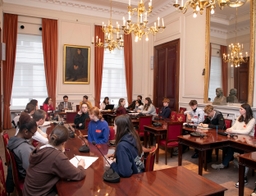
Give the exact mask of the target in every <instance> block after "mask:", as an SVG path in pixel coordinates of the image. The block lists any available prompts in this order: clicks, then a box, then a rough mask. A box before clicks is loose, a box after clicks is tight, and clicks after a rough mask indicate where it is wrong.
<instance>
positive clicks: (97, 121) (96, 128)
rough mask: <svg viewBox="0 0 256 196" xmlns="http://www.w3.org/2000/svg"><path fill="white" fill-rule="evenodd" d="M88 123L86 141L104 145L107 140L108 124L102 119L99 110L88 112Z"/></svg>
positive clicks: (95, 108) (94, 109) (92, 109)
mask: <svg viewBox="0 0 256 196" xmlns="http://www.w3.org/2000/svg"><path fill="white" fill-rule="evenodd" d="M89 116H90V119H91V121H90V123H89V125H88V141H89V142H95V143H96V144H105V143H107V142H108V139H109V127H108V123H107V122H106V121H105V120H104V119H103V118H102V115H101V113H100V110H99V108H97V107H93V108H91V109H90V110H89Z"/></svg>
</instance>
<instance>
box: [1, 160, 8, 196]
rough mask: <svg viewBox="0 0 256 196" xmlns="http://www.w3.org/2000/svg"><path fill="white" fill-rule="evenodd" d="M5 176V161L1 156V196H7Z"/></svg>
mask: <svg viewBox="0 0 256 196" xmlns="http://www.w3.org/2000/svg"><path fill="white" fill-rule="evenodd" d="M4 176H5V175H4V167H3V161H2V158H1V156H0V195H1V196H7V192H6V185H5V178H4Z"/></svg>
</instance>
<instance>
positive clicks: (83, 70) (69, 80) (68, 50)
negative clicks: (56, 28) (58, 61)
mask: <svg viewBox="0 0 256 196" xmlns="http://www.w3.org/2000/svg"><path fill="white" fill-rule="evenodd" d="M90 62H91V61H90V47H89V46H79V45H69V44H64V77H63V78H64V84H89V83H90Z"/></svg>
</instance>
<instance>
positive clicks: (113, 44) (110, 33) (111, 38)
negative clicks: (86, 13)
mask: <svg viewBox="0 0 256 196" xmlns="http://www.w3.org/2000/svg"><path fill="white" fill-rule="evenodd" d="M120 30H121V28H120V25H119V24H118V22H116V27H114V26H113V25H112V0H110V19H109V21H108V25H105V24H104V22H102V31H103V33H104V40H101V39H100V38H98V36H96V40H95V46H96V47H104V48H105V49H108V50H109V51H112V50H114V49H115V48H118V49H120V48H122V47H124V40H123V37H122V35H121V34H120ZM92 44H94V38H93V39H92Z"/></svg>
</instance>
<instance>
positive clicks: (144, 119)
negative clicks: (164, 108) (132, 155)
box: [139, 116, 152, 132]
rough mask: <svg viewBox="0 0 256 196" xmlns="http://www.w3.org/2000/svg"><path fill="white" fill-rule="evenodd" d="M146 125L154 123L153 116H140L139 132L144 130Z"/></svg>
mask: <svg viewBox="0 0 256 196" xmlns="http://www.w3.org/2000/svg"><path fill="white" fill-rule="evenodd" d="M144 125H152V116H141V117H140V118H139V132H144Z"/></svg>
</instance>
